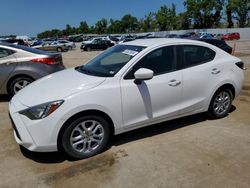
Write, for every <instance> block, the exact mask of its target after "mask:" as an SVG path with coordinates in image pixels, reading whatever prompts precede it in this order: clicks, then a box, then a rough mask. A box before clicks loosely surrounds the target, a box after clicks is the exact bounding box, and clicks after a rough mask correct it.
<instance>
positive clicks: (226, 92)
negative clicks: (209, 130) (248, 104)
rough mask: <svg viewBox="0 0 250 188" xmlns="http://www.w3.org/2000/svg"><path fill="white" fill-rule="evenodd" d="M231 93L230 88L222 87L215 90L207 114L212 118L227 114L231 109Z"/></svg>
mask: <svg viewBox="0 0 250 188" xmlns="http://www.w3.org/2000/svg"><path fill="white" fill-rule="evenodd" d="M232 101H233V95H232V92H231V90H230V89H222V90H219V91H217V92H216V93H215V94H214V96H213V98H212V101H211V103H210V106H209V109H208V114H209V115H210V116H211V117H212V118H223V117H225V116H227V114H228V112H229V111H230V109H231V106H232Z"/></svg>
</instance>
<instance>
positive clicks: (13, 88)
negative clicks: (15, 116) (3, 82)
mask: <svg viewBox="0 0 250 188" xmlns="http://www.w3.org/2000/svg"><path fill="white" fill-rule="evenodd" d="M33 81H34V80H33V79H31V78H28V77H24V76H21V77H18V78H15V79H14V80H13V81H12V82H11V83H10V85H9V94H10V95H12V96H13V95H15V94H16V93H17V92H18V91H20V90H21V89H23V88H24V87H26V86H27V85H29V84H30V83H31V82H33Z"/></svg>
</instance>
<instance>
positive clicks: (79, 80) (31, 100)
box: [14, 68, 106, 107]
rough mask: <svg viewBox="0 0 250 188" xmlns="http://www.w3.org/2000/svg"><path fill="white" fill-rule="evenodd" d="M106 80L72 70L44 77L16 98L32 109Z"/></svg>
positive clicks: (23, 90)
mask: <svg viewBox="0 0 250 188" xmlns="http://www.w3.org/2000/svg"><path fill="white" fill-rule="evenodd" d="M105 79H106V78H104V77H96V76H91V75H86V74H83V73H80V72H78V71H77V70H75V69H73V68H72V69H67V70H63V71H60V72H57V73H54V74H51V75H48V76H46V77H43V78H41V79H39V80H37V81H35V82H33V83H32V84H30V85H28V86H27V87H25V88H24V89H22V90H21V91H19V92H18V93H17V94H16V95H15V96H14V97H17V98H18V100H19V102H21V103H22V104H23V105H25V106H28V107H31V106H35V105H38V104H42V103H46V102H50V101H55V100H61V99H64V98H66V97H68V96H70V95H72V94H74V93H78V92H80V91H83V90H87V89H91V88H94V87H96V86H98V85H100V84H101V83H103V82H104V81H105Z"/></svg>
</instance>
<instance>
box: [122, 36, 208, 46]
mask: <svg viewBox="0 0 250 188" xmlns="http://www.w3.org/2000/svg"><path fill="white" fill-rule="evenodd" d="M181 43H188V44H198V45H199V44H203V45H204V43H203V42H200V41H195V40H190V39H176V38H151V39H137V40H133V41H130V42H126V43H122V45H135V46H144V47H153V46H161V45H167V44H181Z"/></svg>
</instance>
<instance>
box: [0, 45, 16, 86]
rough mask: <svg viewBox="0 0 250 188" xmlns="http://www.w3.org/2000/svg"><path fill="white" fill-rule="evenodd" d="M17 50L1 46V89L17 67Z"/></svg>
mask: <svg viewBox="0 0 250 188" xmlns="http://www.w3.org/2000/svg"><path fill="white" fill-rule="evenodd" d="M14 53H15V51H13V50H9V49H7V48H4V47H0V89H1V88H2V86H3V83H4V82H5V81H6V80H7V78H8V77H9V76H10V74H11V73H12V72H13V70H14V69H15V67H16V58H15V56H14V55H13V54H14Z"/></svg>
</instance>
